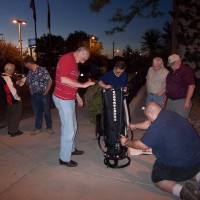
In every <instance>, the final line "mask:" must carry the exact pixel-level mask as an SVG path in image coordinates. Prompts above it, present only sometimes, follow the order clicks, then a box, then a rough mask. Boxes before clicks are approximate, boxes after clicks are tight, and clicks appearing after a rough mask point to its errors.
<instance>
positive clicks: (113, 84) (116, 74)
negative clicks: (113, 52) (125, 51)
mask: <svg viewBox="0 0 200 200" xmlns="http://www.w3.org/2000/svg"><path fill="white" fill-rule="evenodd" d="M125 69H126V63H125V62H124V61H116V63H115V66H114V69H113V70H110V71H108V72H106V73H105V74H104V75H103V76H102V77H100V79H99V81H98V85H99V86H100V87H101V88H104V89H109V88H117V87H123V88H124V90H125V91H127V85H128V76H127V74H126V72H125Z"/></svg>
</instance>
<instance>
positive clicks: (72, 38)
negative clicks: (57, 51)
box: [65, 31, 90, 53]
mask: <svg viewBox="0 0 200 200" xmlns="http://www.w3.org/2000/svg"><path fill="white" fill-rule="evenodd" d="M89 41H90V35H88V34H87V33H85V32H84V31H75V32H74V33H70V34H69V36H68V37H67V39H66V42H65V52H66V53H68V52H71V51H75V50H77V49H78V48H79V47H81V46H86V47H88V48H89Z"/></svg>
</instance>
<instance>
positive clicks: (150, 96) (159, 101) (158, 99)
mask: <svg viewBox="0 0 200 200" xmlns="http://www.w3.org/2000/svg"><path fill="white" fill-rule="evenodd" d="M163 98H164V96H157V95H155V94H151V93H149V92H147V99H146V105H147V104H148V103H149V102H151V101H153V102H156V103H157V104H159V105H160V106H161V107H163Z"/></svg>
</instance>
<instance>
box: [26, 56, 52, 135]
mask: <svg viewBox="0 0 200 200" xmlns="http://www.w3.org/2000/svg"><path fill="white" fill-rule="evenodd" d="M24 65H25V67H26V68H28V69H29V72H28V75H27V77H26V78H25V79H26V83H27V84H28V85H29V89H30V92H31V103H32V108H33V111H34V113H35V116H36V121H35V129H34V131H33V132H32V134H37V133H40V132H42V123H43V114H44V117H45V120H46V130H47V132H48V133H50V134H53V133H54V131H53V129H52V118H51V109H50V94H49V91H50V89H51V86H52V79H51V77H50V75H49V72H48V71H47V70H46V69H45V68H44V67H40V66H38V65H37V64H36V63H35V61H34V59H33V58H32V57H31V56H27V57H25V58H24Z"/></svg>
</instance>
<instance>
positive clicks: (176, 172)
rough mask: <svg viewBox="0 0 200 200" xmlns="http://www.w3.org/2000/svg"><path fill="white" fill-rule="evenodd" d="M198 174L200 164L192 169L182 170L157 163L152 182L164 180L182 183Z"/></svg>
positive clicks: (154, 167)
mask: <svg viewBox="0 0 200 200" xmlns="http://www.w3.org/2000/svg"><path fill="white" fill-rule="evenodd" d="M198 172H200V163H198V164H196V165H195V166H192V167H186V168H181V167H174V166H166V165H164V164H162V163H158V162H155V164H154V166H153V170H152V174H151V180H152V181H153V183H157V182H160V181H163V180H171V181H177V182H181V181H186V180H189V179H191V178H192V177H194V176H195V175H196V174H197V173H198Z"/></svg>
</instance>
